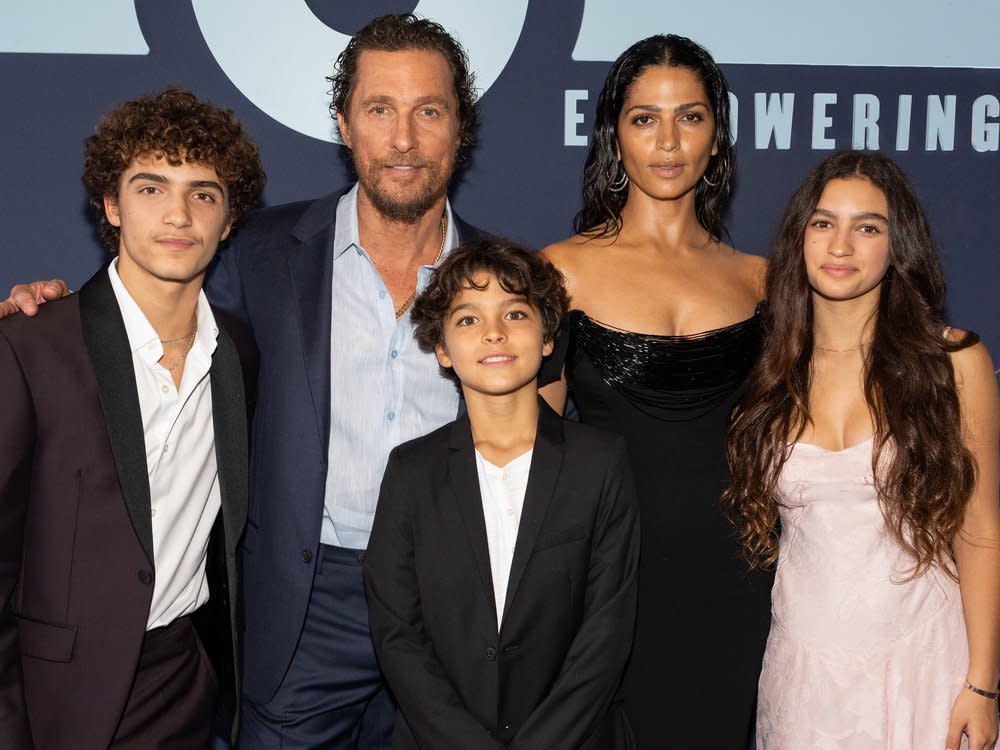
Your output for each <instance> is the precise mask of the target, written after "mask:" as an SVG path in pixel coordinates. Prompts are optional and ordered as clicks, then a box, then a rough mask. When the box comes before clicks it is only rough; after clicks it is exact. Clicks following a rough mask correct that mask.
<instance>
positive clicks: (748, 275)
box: [727, 246, 767, 299]
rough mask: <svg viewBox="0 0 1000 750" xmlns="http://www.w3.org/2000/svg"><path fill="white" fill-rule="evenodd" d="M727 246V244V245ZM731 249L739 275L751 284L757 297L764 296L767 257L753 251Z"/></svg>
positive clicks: (761, 297)
mask: <svg viewBox="0 0 1000 750" xmlns="http://www.w3.org/2000/svg"><path fill="white" fill-rule="evenodd" d="M727 247H728V246H727ZM729 249H730V250H732V253H733V259H734V261H735V262H736V264H737V267H738V268H739V273H740V276H741V277H742V278H743V279H744V280H745V282H746V283H747V284H748V285H750V286H752V287H753V289H754V290H755V292H756V294H757V297H758V298H759V299H763V298H764V283H765V279H766V276H767V258H764V257H761V256H760V255H755V254H754V253H748V252H744V251H742V250H736V249H735V248H729Z"/></svg>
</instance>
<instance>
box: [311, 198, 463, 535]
mask: <svg viewBox="0 0 1000 750" xmlns="http://www.w3.org/2000/svg"><path fill="white" fill-rule="evenodd" d="M445 212H446V215H447V217H448V231H447V234H446V236H445V243H444V252H443V254H442V255H446V254H447V253H448V252H450V251H451V249H452V248H454V247H455V245H456V244H457V241H458V233H457V232H456V231H455V225H454V221H453V220H452V215H451V205H450V204H446V205H445ZM333 241H334V247H333V280H332V281H333V296H332V306H331V307H332V313H331V314H332V320H331V326H330V445H329V448H328V451H329V463H328V467H329V468H328V469H327V474H326V496H325V499H324V507H323V526H322V534H321V541H322V542H323V543H324V544H332V545H334V546H337V547H348V548H351V549H365V548H366V547H367V546H368V536H369V535H370V534H371V529H372V521H373V520H374V517H375V505H376V503H377V502H378V491H379V485H380V484H381V482H382V473H383V472H384V471H385V465H386V463H387V461H388V459H389V452H390V451H391V450H392V449H393V448H394V447H396V446H397V445H399V444H400V443H403V442H406V441H407V440H411V439H412V438H415V437H419V436H420V435H424V434H426V433H428V432H430V431H431V430H434V429H437V428H438V427H440V426H441V425H443V424H446V423H448V422H450V421H452V420H453V419H455V415H456V413H457V411H458V390H457V389H456V388H455V385H454V383H452V381H450V380H448V379H447V378H445V377H443V376H442V375H441V373H440V370H439V369H438V363H437V359H436V358H435V357H434V355H433V354H425V353H424V352H422V351H420V348H419V347H418V346H417V342H416V341H414V340H413V325H412V324H411V323H410V316H409V315H408V314H404V315H403V317H402V318H400V319H399V320H396V311H395V307H394V306H393V301H392V295H390V294H389V291H388V289H386V286H385V284H384V283H383V281H382V277H381V276H379V274H378V271H377V270H376V268H375V265H374V264H373V263H372V261H371V258H369V257H368V253H366V252H365V250H364V248H362V247H361V241H360V239H359V237H358V186H357V185H355V186H354V188H353V189H352V190H351V191H350V192H349V193H347V194H346V195H344V196H343V197H342V198H341V199H340V203H338V204H337V224H336V230H335V233H334V240H333ZM432 270H433V266H422V267H421V268H420V269H419V271H418V272H417V291H418V293H419V292H420V291H421V290H423V289H424V288H426V286H427V283H428V281H429V280H430V276H431V272H432Z"/></svg>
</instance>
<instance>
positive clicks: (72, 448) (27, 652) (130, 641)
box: [0, 269, 247, 750]
mask: <svg viewBox="0 0 1000 750" xmlns="http://www.w3.org/2000/svg"><path fill="white" fill-rule="evenodd" d="M220 322H222V321H221V320H220ZM210 377H211V383H212V408H213V420H214V427H215V450H216V456H217V459H218V467H219V484H220V489H221V494H222V512H221V522H220V523H219V524H218V526H219V528H220V530H221V532H222V534H223V537H224V538H223V539H222V542H223V544H222V545H221V547H222V548H224V559H225V564H224V567H225V572H224V574H223V575H222V577H221V582H219V583H217V584H216V585H214V586H213V585H212V584H211V581H210V587H211V596H212V600H213V601H212V604H213V606H214V607H215V608H218V606H219V604H220V603H221V604H227V603H229V602H230V601H231V603H232V604H233V606H232V607H230V608H228V609H229V615H228V620H229V621H228V623H226V626H227V627H226V628H225V629H226V630H228V631H229V633H227V635H229V636H231V639H232V649H231V653H230V654H227V656H228V657H230V659H231V660H232V662H233V663H234V664H235V670H236V684H237V685H238V684H239V682H238V680H239V660H238V658H237V654H238V653H239V651H240V649H239V642H238V640H239V639H238V635H239V633H240V630H241V628H240V627H239V623H238V622H237V620H236V617H237V615H238V598H239V576H238V568H237V562H236V545H237V542H238V540H239V538H240V536H241V534H242V532H243V527H244V523H245V520H246V502H247V500H246V498H247V426H246V417H247V414H246V402H245V399H244V394H243V380H242V377H241V366H240V358H239V355H238V353H237V349H236V347H235V345H234V343H233V340H232V339H231V338H230V337H229V336H228V335H226V333H225V331H224V330H223V326H221V325H220V333H219V339H218V347H217V349H216V351H215V354H214V356H213V360H212V368H211V376H210ZM147 477H148V473H147V468H146V456H145V447H144V440H143V433H142V419H141V415H140V412H139V402H138V395H137V391H136V385H135V375H134V371H133V366H132V358H131V352H130V348H129V344H128V338H127V335H126V333H125V327H124V323H123V322H122V318H121V313H120V311H119V309H118V305H117V302H116V300H115V297H114V292H113V290H112V288H111V284H110V281H109V279H108V276H107V271H106V269H102V270H101V271H99V272H98V273H97V274H96V275H95V276H94V277H93V278H92V279H91V280H90V281H89V282H87V284H86V285H85V286H84V287H83V288H82V289H81V290H80V293H79V294H76V295H72V296H70V297H66V298H64V299H62V300H59V301H57V302H51V303H49V304H46V305H44V306H43V307H42V309H41V311H40V313H39V315H38V317H37V318H36V319H31V320H29V319H27V318H25V317H23V316H21V315H16V316H13V317H11V318H8V319H5V320H2V321H0V602H2V605H3V608H2V611H0V747H2V748H4V749H5V750H20V749H21V748H31V747H35V748H37V749H38V750H43V749H45V750H47V749H49V748H52V749H55V748H59V749H63V748H71V747H72V748H103V747H107V746H108V744H109V743H110V741H111V739H112V737H113V736H114V732H115V729H116V727H117V725H118V722H119V719H120V718H121V715H122V712H123V710H124V707H125V705H126V701H127V698H128V694H129V689H130V687H131V684H132V678H133V676H134V674H135V670H136V665H137V662H138V658H139V653H140V648H141V646H142V641H143V635H144V633H145V628H146V620H147V617H148V615H149V605H150V600H151V598H152V592H153V581H154V579H155V575H156V572H155V569H154V565H153V555H152V549H153V538H152V524H151V519H150V495H149V483H148V479H147Z"/></svg>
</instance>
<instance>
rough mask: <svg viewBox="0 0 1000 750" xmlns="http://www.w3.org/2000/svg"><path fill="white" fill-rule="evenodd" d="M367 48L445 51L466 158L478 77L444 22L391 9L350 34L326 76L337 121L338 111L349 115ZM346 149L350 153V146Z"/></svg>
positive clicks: (460, 155)
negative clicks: (360, 59)
mask: <svg viewBox="0 0 1000 750" xmlns="http://www.w3.org/2000/svg"><path fill="white" fill-rule="evenodd" d="M366 49H367V50H380V51H383V52H399V51H401V50H412V49H420V50H429V51H431V52H440V53H441V54H442V55H444V58H445V59H446V60H447V61H448V65H449V66H450V67H451V72H452V76H453V79H454V84H455V98H456V99H457V100H458V122H459V131H458V134H459V139H460V140H459V149H458V158H459V160H462V159H464V158H465V156H466V155H467V154H468V152H469V150H470V149H471V148H472V145H473V144H474V143H475V141H476V126H477V125H478V121H479V114H478V113H477V111H476V79H475V75H474V74H473V73H472V71H471V70H469V57H468V55H466V54H465V50H464V49H462V45H460V44H459V43H458V41H456V39H455V38H454V37H453V36H452V35H451V34H449V33H448V32H447V31H445V29H444V27H443V26H442V25H441V24H439V23H435V22H434V21H429V20H427V19H426V18H418V17H417V16H415V15H413V14H412V13H391V14H389V15H385V16H379V17H378V18H375V19H373V20H372V21H370V22H369V23H368V24H367V25H366V26H365V27H364V28H363V29H361V30H360V31H359V32H358V33H357V34H355V35H354V36H353V37H352V38H351V41H350V42H348V43H347V46H346V47H345V48H344V51H343V52H341V53H340V56H339V57H338V58H337V62H336V64H335V65H334V72H333V75H332V76H327V79H326V80H328V81H329V82H330V84H331V85H332V87H333V88H332V89H331V91H330V94H331V99H330V115H331V116H332V117H333V120H334V122H336V120H337V113H338V112H339V113H341V114H342V115H343V116H344V117H345V118H346V117H347V105H348V104H349V103H350V100H351V94H352V93H354V79H355V76H357V73H358V59H359V58H360V57H361V53H362V52H364V51H365V50H366ZM344 148H347V146H346V145H345V146H344ZM347 150H348V153H350V149H347Z"/></svg>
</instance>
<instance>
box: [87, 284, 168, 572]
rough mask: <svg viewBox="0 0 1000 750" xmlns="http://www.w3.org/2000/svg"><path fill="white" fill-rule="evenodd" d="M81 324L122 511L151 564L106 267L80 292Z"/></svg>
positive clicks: (141, 449)
mask: <svg viewBox="0 0 1000 750" xmlns="http://www.w3.org/2000/svg"><path fill="white" fill-rule="evenodd" d="M80 320H81V323H82V326H83V342H84V345H85V346H86V347H87V351H88V353H89V354H90V361H91V364H93V366H94V377H95V379H96V380H97V390H98V393H100V397H101V409H102V411H103V412H104V423H105V427H106V428H107V431H108V437H109V438H110V441H111V452H112V453H113V454H114V459H115V468H116V469H117V471H118V484H119V485H120V486H121V490H122V495H123V497H124V500H125V508H126V509H127V510H128V515H129V518H130V519H131V521H132V528H133V529H134V530H135V535H136V537H137V538H138V539H139V543H140V544H141V545H142V549H143V551H144V552H145V553H146V557H147V558H148V559H149V563H150V565H152V564H153V521H152V516H151V515H150V506H151V503H150V498H149V469H148V467H147V465H146V441H145V438H144V436H143V431H142V414H141V412H140V411H139V392H138V389H137V387H136V384H135V371H134V369H133V365H132V350H131V348H130V347H129V343H128V334H127V333H126V332H125V323H124V322H123V320H122V315H121V310H120V309H119V308H118V301H117V300H116V299H115V293H114V290H113V289H112V288H111V280H110V279H109V278H108V272H107V268H102V269H101V270H100V271H98V272H97V274H96V275H95V276H94V277H93V278H91V279H90V281H88V282H87V283H86V284H84V286H83V288H82V289H81V290H80Z"/></svg>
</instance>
